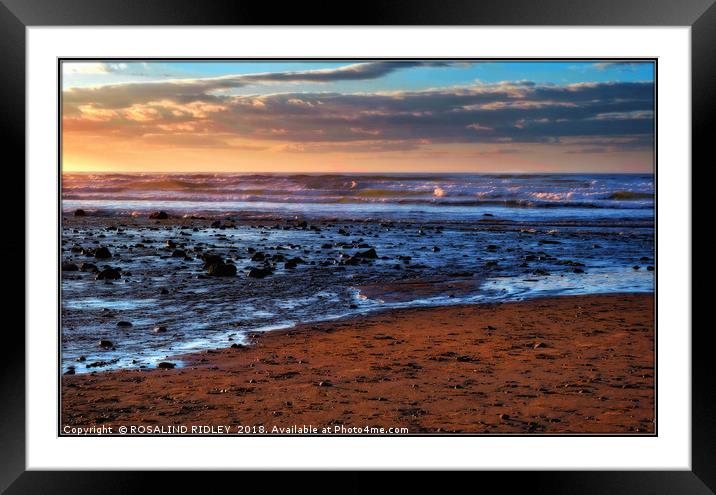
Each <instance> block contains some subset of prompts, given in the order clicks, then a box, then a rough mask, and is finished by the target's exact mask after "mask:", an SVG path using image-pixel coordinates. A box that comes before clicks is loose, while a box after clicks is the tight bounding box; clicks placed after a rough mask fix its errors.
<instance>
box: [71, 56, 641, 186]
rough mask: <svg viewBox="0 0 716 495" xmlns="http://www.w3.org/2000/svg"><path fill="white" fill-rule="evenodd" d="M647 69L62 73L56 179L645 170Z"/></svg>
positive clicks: (320, 65)
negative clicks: (75, 175) (80, 175)
mask: <svg viewBox="0 0 716 495" xmlns="http://www.w3.org/2000/svg"><path fill="white" fill-rule="evenodd" d="M653 110H654V67H653V65H652V63H650V62H643V63H642V62H633V61H629V62H618V61H604V62H599V61H583V62H582V61H465V60H401V61H391V60H344V61H340V60H337V61H326V60H313V61H310V60H308V61H296V60H288V61H280V60H276V61H150V60H148V61H122V60H111V61H109V60H107V61H89V60H86V61H85V60H83V61H63V62H62V166H63V171H64V172H75V171H113V172H252V173H256V172H306V173H311V172H316V173H320V172H330V173H334V172H337V173H340V172H472V173H479V172H500V173H511V172H576V173H578V172H604V173H613V172H651V171H653V167H654V153H653V144H654V143H653V137H654V136H653V127H654V112H653Z"/></svg>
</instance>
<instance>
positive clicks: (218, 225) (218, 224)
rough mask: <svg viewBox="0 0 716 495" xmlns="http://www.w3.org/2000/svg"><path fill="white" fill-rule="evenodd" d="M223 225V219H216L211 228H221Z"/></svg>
mask: <svg viewBox="0 0 716 495" xmlns="http://www.w3.org/2000/svg"><path fill="white" fill-rule="evenodd" d="M221 225H222V224H221V221H220V220H215V221H213V222H211V228H212V229H220V228H221Z"/></svg>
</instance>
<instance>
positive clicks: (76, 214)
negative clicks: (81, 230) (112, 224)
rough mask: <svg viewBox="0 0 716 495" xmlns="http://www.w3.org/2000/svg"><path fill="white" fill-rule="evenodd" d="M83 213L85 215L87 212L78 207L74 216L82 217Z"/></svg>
mask: <svg viewBox="0 0 716 495" xmlns="http://www.w3.org/2000/svg"><path fill="white" fill-rule="evenodd" d="M85 215H87V213H86V212H85V211H84V210H83V209H81V208H79V209H77V210H75V216H76V217H84V216H85Z"/></svg>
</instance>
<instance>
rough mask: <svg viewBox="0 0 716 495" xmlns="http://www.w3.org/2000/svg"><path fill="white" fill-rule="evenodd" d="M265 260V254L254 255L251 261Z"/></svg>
mask: <svg viewBox="0 0 716 495" xmlns="http://www.w3.org/2000/svg"><path fill="white" fill-rule="evenodd" d="M265 259H266V255H265V254H264V253H254V255H253V256H252V257H251V261H264V260H265Z"/></svg>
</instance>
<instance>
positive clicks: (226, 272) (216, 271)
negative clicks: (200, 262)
mask: <svg viewBox="0 0 716 495" xmlns="http://www.w3.org/2000/svg"><path fill="white" fill-rule="evenodd" d="M207 273H208V274H209V275H211V276H213V277H233V276H234V275H236V266H235V265H232V264H231V263H224V262H223V261H221V262H219V263H212V264H211V265H209V267H208V268H207Z"/></svg>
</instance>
